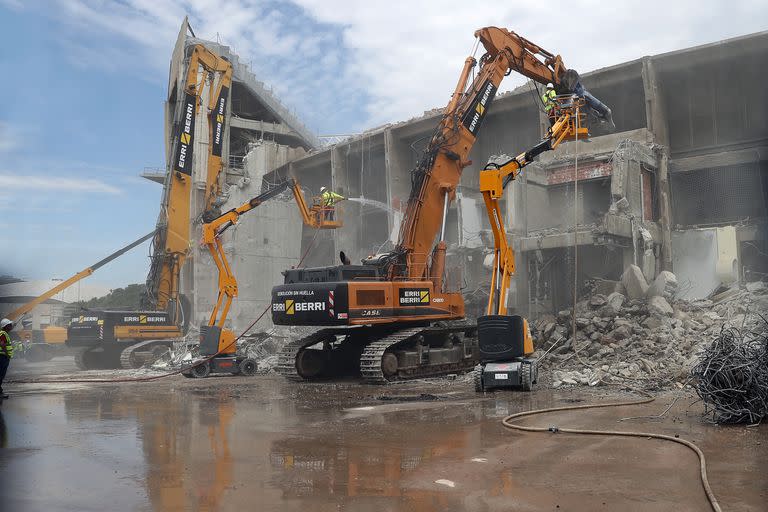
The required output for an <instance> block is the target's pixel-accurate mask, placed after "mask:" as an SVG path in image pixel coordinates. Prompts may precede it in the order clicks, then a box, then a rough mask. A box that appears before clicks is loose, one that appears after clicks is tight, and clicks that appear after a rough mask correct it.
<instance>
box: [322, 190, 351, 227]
mask: <svg viewBox="0 0 768 512" xmlns="http://www.w3.org/2000/svg"><path fill="white" fill-rule="evenodd" d="M320 198H321V200H322V201H323V212H324V213H325V219H326V220H334V218H335V217H336V208H335V206H336V203H338V202H339V201H343V200H345V199H346V197H344V196H342V195H341V194H337V193H336V192H334V191H333V190H328V189H327V188H325V187H320Z"/></svg>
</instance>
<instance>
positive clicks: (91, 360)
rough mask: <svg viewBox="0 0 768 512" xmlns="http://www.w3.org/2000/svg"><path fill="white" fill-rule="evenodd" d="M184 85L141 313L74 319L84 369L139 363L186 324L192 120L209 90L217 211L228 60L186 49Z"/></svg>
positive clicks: (210, 200)
mask: <svg viewBox="0 0 768 512" xmlns="http://www.w3.org/2000/svg"><path fill="white" fill-rule="evenodd" d="M186 58H187V61H188V63H187V71H186V82H185V86H184V91H183V100H182V102H181V104H180V112H181V115H180V122H179V124H178V125H177V128H176V131H175V133H174V136H173V149H172V157H173V160H172V161H171V162H170V165H169V172H168V175H167V177H166V184H165V195H164V197H163V202H162V207H161V212H160V217H159V220H158V226H157V230H156V231H155V232H154V237H153V240H152V244H153V253H152V260H151V263H150V271H149V275H148V278H147V293H146V297H145V300H144V301H143V303H142V311H125V310H121V311H103V310H92V311H88V312H86V313H85V314H83V315H80V316H79V317H76V318H73V319H72V321H71V322H70V325H69V328H68V329H67V345H68V346H71V347H74V348H76V349H77V353H76V356H75V362H76V363H77V365H78V367H79V368H81V369H93V368H120V367H122V368H137V367H139V366H141V365H142V364H145V363H146V362H147V361H148V360H151V359H154V358H157V357H158V356H159V355H161V354H162V353H163V352H165V351H166V350H168V348H169V347H171V346H172V343H173V341H174V340H177V339H179V338H181V337H182V336H183V335H184V333H185V331H186V326H187V324H188V315H187V314H186V311H185V309H187V308H185V306H184V305H183V303H184V302H185V299H184V297H182V296H181V294H180V293H179V277H180V274H181V268H182V267H183V265H184V261H185V260H186V257H187V254H188V252H189V249H190V202H191V193H192V187H193V184H192V164H193V148H194V142H195V140H194V139H195V124H196V123H195V120H196V118H197V116H198V115H199V113H200V111H201V109H202V108H203V102H202V98H203V94H204V93H205V91H206V89H207V91H208V103H207V105H208V106H209V107H210V108H209V110H210V111H209V112H208V116H209V123H208V125H209V138H208V141H207V143H208V144H207V146H208V161H207V176H206V184H205V209H206V211H207V210H211V209H214V210H215V200H216V198H217V197H218V195H219V178H220V174H221V170H222V167H223V165H222V149H223V141H224V130H225V122H226V113H227V108H228V102H229V89H230V87H231V84H232V65H231V63H230V62H229V61H228V60H227V59H225V58H224V57H221V56H219V55H217V54H215V53H213V52H211V51H210V50H208V49H207V48H206V47H205V46H203V45H201V44H195V45H190V46H189V47H187V55H186Z"/></svg>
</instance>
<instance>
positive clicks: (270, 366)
mask: <svg viewBox="0 0 768 512" xmlns="http://www.w3.org/2000/svg"><path fill="white" fill-rule="evenodd" d="M302 335H303V331H302V332H299V331H298V330H297V329H296V328H293V327H273V328H271V329H269V330H267V331H260V332H257V333H253V334H248V335H246V336H243V337H242V338H240V339H239V340H237V355H238V356H241V357H250V358H251V359H255V360H256V362H257V363H258V370H257V371H258V373H270V372H271V371H272V370H274V368H275V367H276V366H277V358H278V354H279V353H280V349H281V348H282V347H283V345H285V344H286V343H288V341H290V340H291V339H293V338H294V337H301V336H302ZM199 339H200V335H199V332H190V334H188V335H187V336H186V337H185V338H184V339H183V340H181V341H179V342H177V343H175V344H174V347H173V349H172V350H170V351H168V352H166V353H165V354H164V355H162V356H161V357H160V358H158V359H157V360H155V361H154V362H152V363H150V364H149V365H148V366H149V367H150V368H152V369H154V370H166V371H172V370H179V369H181V368H184V367H188V366H192V365H193V364H194V363H195V362H197V361H202V360H203V359H205V358H204V357H203V356H201V355H200V351H199Z"/></svg>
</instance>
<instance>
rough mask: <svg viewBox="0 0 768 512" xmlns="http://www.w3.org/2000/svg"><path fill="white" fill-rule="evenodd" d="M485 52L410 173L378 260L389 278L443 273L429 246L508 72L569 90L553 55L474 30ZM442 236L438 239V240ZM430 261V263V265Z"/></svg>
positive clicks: (438, 254) (437, 250) (465, 75)
mask: <svg viewBox="0 0 768 512" xmlns="http://www.w3.org/2000/svg"><path fill="white" fill-rule="evenodd" d="M475 37H477V38H478V39H479V40H480V42H481V43H482V45H483V46H484V47H485V50H486V53H485V54H484V55H483V56H482V57H481V58H480V61H479V64H480V68H479V70H478V71H477V74H476V76H475V78H474V79H473V80H472V81H471V82H470V75H471V74H472V71H473V69H474V68H475V66H476V65H477V64H478V62H477V61H476V60H475V58H474V57H471V56H470V57H468V58H467V59H466V61H465V63H464V69H463V70H462V72H461V76H460V78H459V81H458V83H457V84H456V89H455V91H454V93H453V95H452V96H451V100H450V102H449V103H448V106H447V107H446V108H445V112H444V114H443V117H442V119H441V121H440V124H439V125H438V127H437V129H436V132H435V134H434V135H433V136H432V138H431V140H430V141H429V144H428V146H427V148H426V150H425V152H424V156H423V157H422V159H421V161H420V162H419V164H418V166H417V167H416V169H414V171H413V174H412V188H411V196H410V198H409V201H408V205H407V208H406V212H405V216H404V218H403V222H402V224H401V226H400V235H399V240H398V244H397V246H396V248H395V250H394V251H393V253H390V255H388V257H386V258H384V259H383V260H382V259H380V260H379V261H381V262H382V263H384V264H385V267H386V269H387V275H388V276H389V277H390V278H401V277H408V278H411V279H422V278H427V277H431V278H432V280H433V281H435V284H436V285H437V284H439V283H440V277H439V276H440V274H441V273H442V271H443V269H444V256H445V244H444V243H443V242H442V240H439V241H438V245H437V246H436V247H434V249H433V247H432V245H433V243H434V241H435V238H436V237H437V236H438V234H440V232H441V231H442V230H441V225H442V224H444V220H443V219H444V217H445V210H446V209H447V207H448V205H449V203H450V200H451V199H452V198H453V197H454V196H455V191H456V186H457V185H458V183H459V180H460V178H461V173H462V171H463V169H464V168H465V167H467V166H468V165H470V164H471V161H470V160H469V153H470V151H471V149H472V146H473V145H474V143H475V140H476V138H477V134H478V132H479V130H480V126H481V125H482V122H483V120H484V119H485V116H486V114H487V111H488V108H489V107H490V104H491V102H492V101H493V98H494V96H495V94H496V91H497V89H498V87H499V84H500V83H501V81H502V79H503V78H504V77H505V76H507V75H508V74H509V73H510V72H511V71H517V72H518V73H520V74H522V75H524V76H526V77H528V78H530V79H532V80H534V81H536V82H539V83H548V82H551V83H553V84H554V85H555V88H556V90H558V91H559V92H562V93H567V92H571V87H572V86H573V84H572V83H570V82H571V80H569V78H570V77H573V76H576V77H578V74H577V73H575V72H572V71H571V72H569V70H568V69H567V68H566V67H565V65H564V64H563V60H562V58H561V57H560V56H559V55H554V54H552V53H550V52H548V51H546V50H544V49H543V48H541V47H539V46H537V45H536V44H534V43H532V42H530V41H528V40H527V39H525V38H523V37H521V36H519V35H518V34H516V33H515V32H511V31H509V30H506V29H503V28H497V27H486V28H483V29H480V30H478V31H476V32H475ZM441 238H442V237H441ZM430 262H431V263H430Z"/></svg>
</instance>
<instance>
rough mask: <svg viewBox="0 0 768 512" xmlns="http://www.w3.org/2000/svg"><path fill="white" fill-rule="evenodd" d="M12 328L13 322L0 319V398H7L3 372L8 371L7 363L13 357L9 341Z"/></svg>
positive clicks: (11, 345) (11, 344)
mask: <svg viewBox="0 0 768 512" xmlns="http://www.w3.org/2000/svg"><path fill="white" fill-rule="evenodd" d="M12 330H13V322H11V321H10V320H8V319H7V318H3V319H2V320H0V399H3V400H4V399H6V398H8V395H6V394H5V392H4V391H3V379H5V372H7V371H8V363H10V362H11V358H12V357H13V343H12V342H11V335H10V332H11V331H12Z"/></svg>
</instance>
